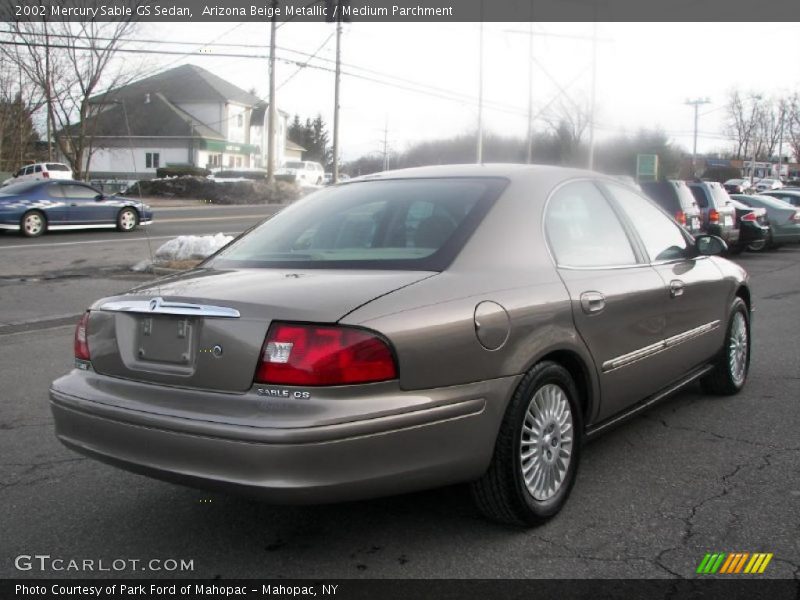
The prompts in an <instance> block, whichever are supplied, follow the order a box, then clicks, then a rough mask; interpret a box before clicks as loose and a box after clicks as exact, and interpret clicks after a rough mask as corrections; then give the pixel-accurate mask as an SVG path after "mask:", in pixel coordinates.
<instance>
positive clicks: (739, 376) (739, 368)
mask: <svg viewBox="0 0 800 600" xmlns="http://www.w3.org/2000/svg"><path fill="white" fill-rule="evenodd" d="M747 351H748V348H747V321H746V320H745V318H744V315H743V314H742V313H741V312H739V311H737V312H736V314H735V315H733V322H732V323H731V333H730V338H729V339H728V368H729V369H730V374H731V379H732V380H733V382H734V383H735V384H736V385H737V386H740V385H742V384H743V383H744V379H745V377H746V376H747Z"/></svg>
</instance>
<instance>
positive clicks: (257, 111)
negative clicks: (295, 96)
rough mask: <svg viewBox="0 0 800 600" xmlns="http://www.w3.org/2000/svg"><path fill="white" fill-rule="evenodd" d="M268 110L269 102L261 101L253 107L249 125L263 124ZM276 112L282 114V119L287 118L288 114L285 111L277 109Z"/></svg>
mask: <svg viewBox="0 0 800 600" xmlns="http://www.w3.org/2000/svg"><path fill="white" fill-rule="evenodd" d="M268 108H269V102H265V101H263V100H262V101H261V102H259V103H258V104H256V105H255V106H254V107H253V111H252V112H251V113H250V124H251V125H253V124H255V123H264V122H266V121H265V118H266V112H267V109H268ZM278 112H279V113H280V114H282V115H283V116H284V117H288V116H289V113H287V112H286V111H285V110H281V109H280V108H279V109H278Z"/></svg>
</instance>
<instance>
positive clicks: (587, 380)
mask: <svg viewBox="0 0 800 600" xmlns="http://www.w3.org/2000/svg"><path fill="white" fill-rule="evenodd" d="M544 361H551V362H554V363H557V364H559V365H561V366H562V367H564V368H565V369H566V370H567V372H568V373H569V374H570V376H571V377H572V380H573V381H574V382H575V387H577V388H578V395H579V398H578V402H579V403H580V405H581V410H582V413H583V423H584V428H585V427H586V426H587V425H588V424H589V423H591V418H592V415H593V414H594V412H595V409H596V408H597V399H598V397H599V389H598V385H597V382H596V380H595V378H594V377H592V374H591V373H592V372H591V371H590V367H589V365H588V364H587V361H586V359H585V358H584V357H583V356H581V355H580V354H579V353H578V352H577V351H575V350H574V349H571V348H558V349H555V350H551V351H549V352H547V353H546V354H544V355H542V356H541V357H539V358H537V359H536V360H535V361H534V362H533V363H532V364H531V367H533V366H534V365H536V364H538V363H540V362H544Z"/></svg>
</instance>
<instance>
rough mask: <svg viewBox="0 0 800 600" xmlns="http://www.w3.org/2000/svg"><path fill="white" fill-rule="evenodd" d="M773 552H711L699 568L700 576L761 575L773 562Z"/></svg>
mask: <svg viewBox="0 0 800 600" xmlns="http://www.w3.org/2000/svg"><path fill="white" fill-rule="evenodd" d="M772 556H773V554H772V552H769V553H763V552H755V553H753V554H750V553H749V552H710V553H708V554H706V555H705V556H704V557H703V560H701V561H700V564H699V565H698V566H697V571H696V572H697V573H698V574H700V575H715V574H717V573H719V574H724V575H736V574H739V573H747V574H750V575H756V574H761V573H763V572H764V570H765V569H766V568H767V565H768V564H769V561H771V560H772Z"/></svg>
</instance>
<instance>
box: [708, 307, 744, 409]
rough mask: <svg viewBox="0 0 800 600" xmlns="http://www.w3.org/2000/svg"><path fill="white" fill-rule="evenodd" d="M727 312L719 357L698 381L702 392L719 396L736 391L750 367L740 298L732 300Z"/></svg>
mask: <svg viewBox="0 0 800 600" xmlns="http://www.w3.org/2000/svg"><path fill="white" fill-rule="evenodd" d="M730 314H731V316H730V318H729V319H728V328H727V329H726V330H725V345H724V346H723V347H722V352H721V353H720V357H719V360H718V361H717V364H716V365H715V366H714V370H713V371H711V372H710V373H709V374H708V375H706V376H705V377H704V378H703V379H702V381H701V382H700V383H701V385H702V386H703V390H704V391H705V392H708V393H711V394H718V395H721V396H731V395H733V394H737V393H739V392H740V391H741V389H742V388H743V387H744V384H745V382H746V381H747V372H748V371H749V369H750V319H749V312H748V310H747V305H746V304H745V303H744V301H743V300H742V299H741V298H736V300H734V301H733V305H732V306H731V311H730Z"/></svg>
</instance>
